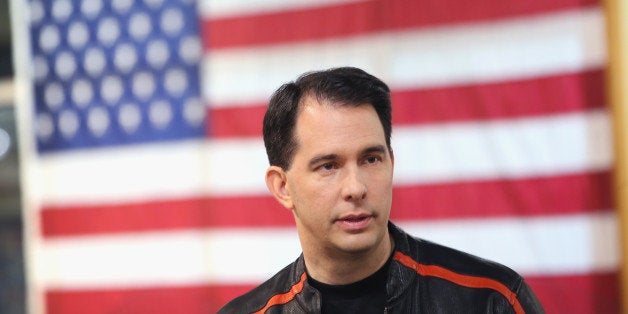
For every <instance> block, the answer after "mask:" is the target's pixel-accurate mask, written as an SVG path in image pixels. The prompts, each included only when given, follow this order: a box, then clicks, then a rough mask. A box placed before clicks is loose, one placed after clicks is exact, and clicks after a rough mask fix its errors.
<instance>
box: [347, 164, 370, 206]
mask: <svg viewBox="0 0 628 314" xmlns="http://www.w3.org/2000/svg"><path fill="white" fill-rule="evenodd" d="M366 190H367V189H366V183H365V182H364V176H363V175H362V174H361V173H360V171H359V169H358V168H357V167H349V168H348V169H347V172H346V177H345V178H344V182H343V192H342V193H343V198H344V199H345V201H358V200H362V199H364V198H365V197H366Z"/></svg>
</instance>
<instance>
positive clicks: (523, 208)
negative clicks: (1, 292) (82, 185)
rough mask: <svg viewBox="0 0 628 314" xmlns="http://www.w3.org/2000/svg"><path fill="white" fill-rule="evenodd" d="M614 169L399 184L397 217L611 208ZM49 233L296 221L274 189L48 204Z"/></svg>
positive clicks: (45, 213) (44, 223) (44, 221)
mask: <svg viewBox="0 0 628 314" xmlns="http://www.w3.org/2000/svg"><path fill="white" fill-rule="evenodd" d="M610 184H611V180H610V173H609V172H596V173H583V174H572V175H563V176H552V177H537V178H525V179H516V180H514V179H513V180H507V179H501V180H490V181H489V180H487V181H472V182H454V183H442V184H427V185H413V186H397V187H395V188H394V191H393V193H394V195H395V197H394V201H393V209H392V214H391V218H392V219H393V220H395V221H403V220H417V219H418V220H421V219H452V218H474V217H478V215H481V216H482V217H505V216H537V215H546V214H550V215H551V214H569V213H581V212H594V211H599V210H609V209H610V208H611V205H612V195H611V190H612V189H611V186H610ZM40 214H41V221H42V233H43V235H44V237H57V236H74V235H89V234H102V233H118V232H130V231H148V230H170V229H184V228H229V227H276V226H293V225H294V221H293V218H292V215H291V213H290V211H289V210H287V209H284V208H283V207H281V206H280V205H279V204H278V203H277V202H276V201H275V200H274V199H273V198H272V197H271V196H244V195H243V196H234V197H216V198H198V199H184V200H166V201H146V202H138V203H131V204H116V205H94V206H88V205H86V206H48V207H46V208H44V209H43V210H42V211H41V212H40Z"/></svg>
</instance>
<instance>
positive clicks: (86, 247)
mask: <svg viewBox="0 0 628 314" xmlns="http://www.w3.org/2000/svg"><path fill="white" fill-rule="evenodd" d="M614 219H615V216H614V215H613V214H610V213H608V212H606V213H602V214H599V213H598V214H586V215H567V216H556V217H551V218H548V217H543V218H522V219H517V218H504V219H481V220H480V219H477V220H463V221H440V222H438V221H436V222H435V221H432V222H425V223H422V222H417V223H411V224H409V223H406V224H401V227H402V228H405V229H406V230H407V231H408V232H409V233H411V234H414V235H420V236H422V237H425V238H426V239H431V240H434V241H440V242H441V243H443V244H447V245H450V246H452V247H456V248H459V249H461V250H464V251H467V252H470V253H474V254H478V255H480V256H483V257H485V258H489V259H493V260H495V261H497V262H500V263H503V264H505V265H507V266H510V267H511V268H513V269H515V270H517V271H520V272H522V273H524V274H561V273H566V274H578V273H586V272H595V271H608V270H615V269H616V267H617V265H618V261H619V256H618V255H617V250H616V248H615V247H614V244H615V243H616V240H617V238H616V237H617V235H616V225H615V220H614ZM574 242H575V243H578V245H572V244H573V243H574ZM37 251H38V252H37V255H36V256H38V257H39V258H38V259H37V260H36V261H34V262H35V264H36V272H35V273H36V278H34V279H36V280H37V282H38V283H40V284H43V285H45V286H48V287H64V288H72V287H106V286H144V285H145V286H150V285H153V284H157V285H164V284H168V285H177V284H189V283H235V284H237V283H255V282H260V281H262V280H264V279H267V278H268V277H270V276H271V275H272V274H274V273H275V272H277V271H278V270H279V269H281V268H283V267H284V266H285V265H287V264H288V263H290V262H292V261H293V260H294V259H295V258H296V257H297V256H298V254H299V253H300V246H299V243H298V240H297V235H296V231H295V230H294V229H291V228H275V229H254V228H249V229H229V230H211V231H209V230H207V231H180V232H159V233H137V234H126V235H114V236H96V237H84V236H83V237H75V238H64V239H62V240H46V241H44V242H42V243H40V245H39V246H38V248H37ZM227 252H228V253H227ZM251 260H255V267H250V266H251V264H250V261H251ZM173 269H176V270H177V271H173Z"/></svg>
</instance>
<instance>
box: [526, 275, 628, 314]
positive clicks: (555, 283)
mask: <svg viewBox="0 0 628 314" xmlns="http://www.w3.org/2000/svg"><path fill="white" fill-rule="evenodd" d="M618 276H619V274H618V273H617V272H606V273H597V274H584V275H556V276H549V275H547V276H524V277H525V279H526V281H527V282H528V284H529V285H530V287H531V288H532V291H534V293H535V294H536V295H537V297H538V298H539V301H541V304H542V305H543V307H544V308H545V311H546V312H547V313H571V314H579V313H582V314H585V313H620V308H619V304H620V302H617V300H620V299H621V297H620V289H619V277H618Z"/></svg>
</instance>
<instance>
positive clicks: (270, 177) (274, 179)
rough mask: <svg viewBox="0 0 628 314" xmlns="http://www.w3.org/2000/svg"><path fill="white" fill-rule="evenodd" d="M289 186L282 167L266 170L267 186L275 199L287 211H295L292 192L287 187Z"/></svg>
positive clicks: (271, 167) (272, 167)
mask: <svg viewBox="0 0 628 314" xmlns="http://www.w3.org/2000/svg"><path fill="white" fill-rule="evenodd" d="M287 184H288V181H287V177H286V172H285V171H284V170H283V168H281V167H277V166H270V167H269V168H268V170H266V186H267V187H268V190H269V191H270V193H272V194H273V196H274V197H275V199H276V200H277V201H278V202H279V203H281V205H283V206H284V207H285V208H287V209H290V210H292V209H294V204H293V203H292V198H291V197H290V192H289V191H288V189H287V187H286V185H287Z"/></svg>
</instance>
